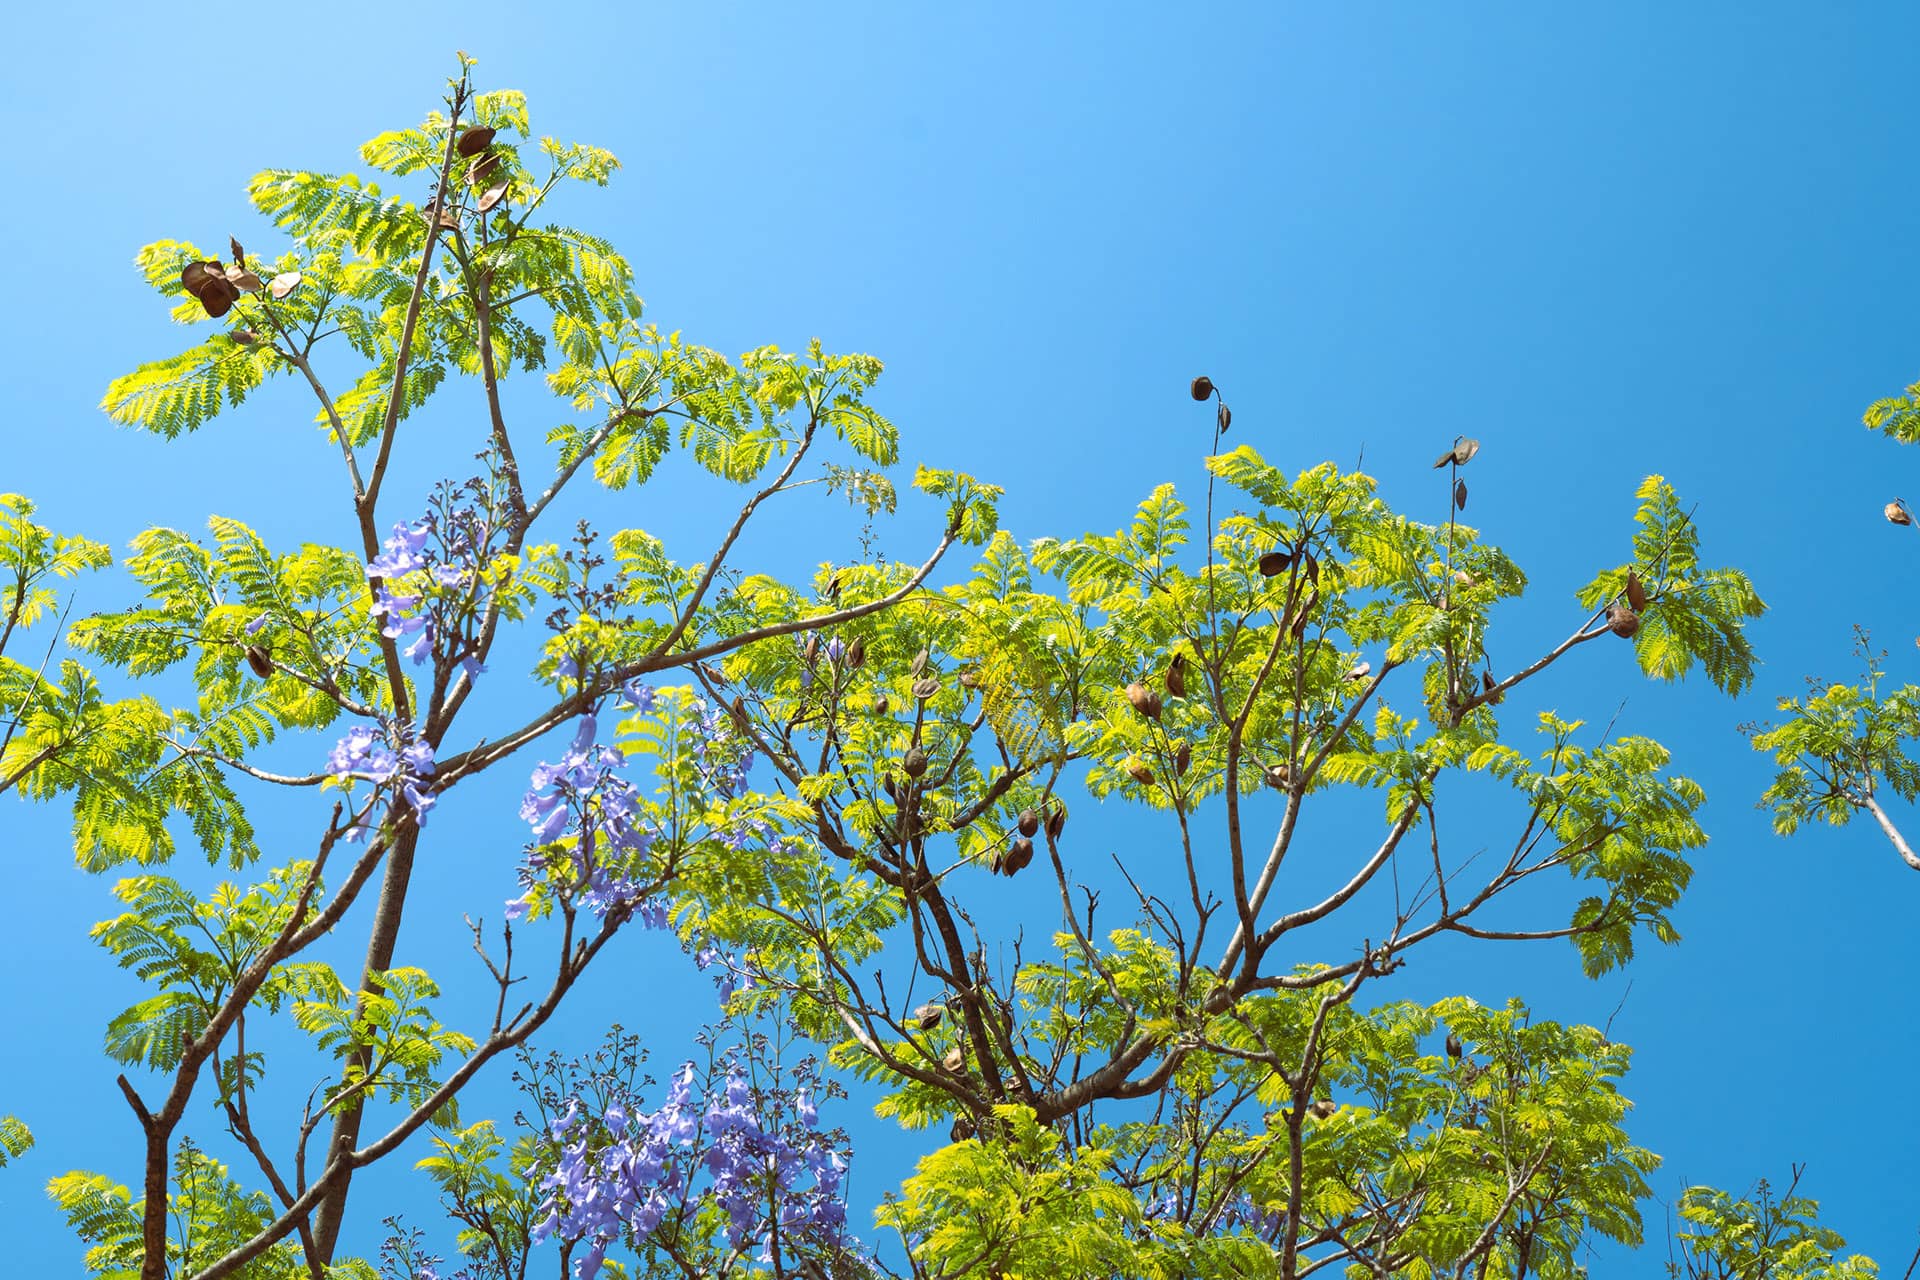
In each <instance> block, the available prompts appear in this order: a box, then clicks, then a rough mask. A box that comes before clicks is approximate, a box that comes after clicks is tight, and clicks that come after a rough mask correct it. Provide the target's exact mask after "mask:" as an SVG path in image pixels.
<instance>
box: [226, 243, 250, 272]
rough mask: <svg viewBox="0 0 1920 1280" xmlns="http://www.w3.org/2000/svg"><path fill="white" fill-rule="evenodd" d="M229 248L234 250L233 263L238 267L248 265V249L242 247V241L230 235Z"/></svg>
mask: <svg viewBox="0 0 1920 1280" xmlns="http://www.w3.org/2000/svg"><path fill="white" fill-rule="evenodd" d="M227 248H229V249H231V250H233V265H234V266H236V267H244V266H246V265H247V251H246V250H245V249H242V248H241V247H240V242H239V241H238V240H236V239H235V238H234V237H232V236H228V237H227Z"/></svg>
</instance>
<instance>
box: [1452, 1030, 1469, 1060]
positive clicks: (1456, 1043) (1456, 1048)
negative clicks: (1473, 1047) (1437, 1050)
mask: <svg viewBox="0 0 1920 1280" xmlns="http://www.w3.org/2000/svg"><path fill="white" fill-rule="evenodd" d="M1465 1052H1466V1050H1465V1049H1464V1048H1463V1047H1462V1046H1461V1044H1460V1037H1459V1036H1457V1035H1455V1034H1453V1032H1451V1031H1449V1032H1447V1056H1448V1057H1449V1058H1452V1059H1454V1060H1455V1061H1458V1060H1459V1058H1460V1055H1461V1054H1463V1053H1465Z"/></svg>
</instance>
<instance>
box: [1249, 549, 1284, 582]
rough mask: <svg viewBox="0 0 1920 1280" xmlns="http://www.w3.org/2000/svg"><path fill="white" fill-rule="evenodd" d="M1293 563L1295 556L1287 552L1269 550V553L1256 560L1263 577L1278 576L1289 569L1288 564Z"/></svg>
mask: <svg viewBox="0 0 1920 1280" xmlns="http://www.w3.org/2000/svg"><path fill="white" fill-rule="evenodd" d="M1292 563H1293V557H1292V556H1290V555H1288V554H1287V553H1286V552H1284V551H1269V552H1267V554H1265V555H1263V556H1261V557H1260V559H1259V560H1258V561H1257V562H1256V564H1255V567H1256V568H1258V569H1259V570H1260V576H1261V577H1263V578H1277V577H1279V576H1280V575H1281V574H1283V573H1285V572H1286V571H1287V566H1288V565H1290V564H1292Z"/></svg>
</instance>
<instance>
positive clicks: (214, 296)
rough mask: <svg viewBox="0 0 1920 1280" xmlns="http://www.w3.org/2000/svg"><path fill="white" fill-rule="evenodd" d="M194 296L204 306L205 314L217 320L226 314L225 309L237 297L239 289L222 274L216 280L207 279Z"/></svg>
mask: <svg viewBox="0 0 1920 1280" xmlns="http://www.w3.org/2000/svg"><path fill="white" fill-rule="evenodd" d="M195 296H197V297H198V298H199V299H200V305H201V306H202V307H204V308H206V312H207V314H208V315H210V316H212V317H213V318H214V319H216V320H218V319H219V318H220V317H221V316H223V315H225V314H227V309H228V308H229V307H231V306H233V304H234V302H235V301H236V300H238V299H239V297H240V291H239V290H238V289H236V288H234V287H233V282H232V281H230V280H228V279H227V278H226V277H224V276H222V277H220V278H219V279H217V280H209V281H207V283H206V285H205V286H204V287H202V288H201V290H200V292H199V293H198V294H197V295H195Z"/></svg>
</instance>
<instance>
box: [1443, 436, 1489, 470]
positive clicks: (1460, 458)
mask: <svg viewBox="0 0 1920 1280" xmlns="http://www.w3.org/2000/svg"><path fill="white" fill-rule="evenodd" d="M1478 452H1480V442H1479V441H1478V440H1475V439H1472V438H1471V437H1468V436H1461V437H1460V438H1459V439H1458V440H1455V441H1454V442H1453V448H1451V449H1449V450H1447V451H1446V452H1445V453H1443V454H1441V455H1440V456H1439V457H1438V458H1436V459H1434V463H1433V466H1434V469H1435V470H1436V471H1437V470H1439V469H1440V468H1441V467H1445V466H1455V467H1464V466H1466V465H1467V464H1468V463H1469V462H1472V461H1473V455H1474V454H1476V453H1478Z"/></svg>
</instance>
